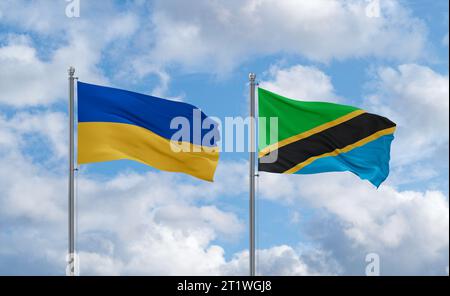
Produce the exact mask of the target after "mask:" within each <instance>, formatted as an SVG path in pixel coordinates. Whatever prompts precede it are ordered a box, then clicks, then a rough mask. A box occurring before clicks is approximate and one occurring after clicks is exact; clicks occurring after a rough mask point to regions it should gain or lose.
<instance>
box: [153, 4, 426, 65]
mask: <svg viewBox="0 0 450 296" xmlns="http://www.w3.org/2000/svg"><path fill="white" fill-rule="evenodd" d="M366 6H367V2H366V1H350V0H349V1H337V0H317V1H308V0H304V1H298V0H286V1H275V0H245V1H236V0H234V1H226V2H217V1H215V2H211V1H197V2H196V5H195V6H194V5H189V4H188V3H187V2H186V1H179V0H170V1H156V2H155V3H154V5H152V7H153V8H154V9H153V24H154V36H153V37H152V38H154V40H155V41H154V48H153V49H151V51H150V55H149V57H150V58H151V59H153V60H155V61H160V62H161V63H163V64H166V63H174V62H175V63H179V64H181V65H183V66H185V67H186V68H187V69H190V70H191V69H196V68H197V69H206V70H212V71H213V72H216V73H223V72H227V71H229V70H231V69H232V68H234V67H235V66H236V65H238V64H240V63H241V62H242V61H246V60H249V59H250V58H251V57H255V56H261V55H270V54H275V53H278V52H283V53H290V54H298V55H302V56H305V57H307V58H309V59H312V60H316V61H329V60H331V59H345V58H352V57H365V56H373V57H381V58H394V59H400V60H414V59H416V58H418V57H420V56H422V55H423V52H424V47H425V39H426V30H425V28H424V25H423V23H422V22H421V21H419V20H418V19H416V18H414V17H413V16H411V15H410V13H409V12H408V9H406V8H405V7H403V6H402V5H401V4H400V3H398V2H396V1H383V2H381V6H382V7H381V11H382V14H381V15H380V17H378V18H371V17H368V16H367V15H366ZM286 20H289V21H286Z"/></svg>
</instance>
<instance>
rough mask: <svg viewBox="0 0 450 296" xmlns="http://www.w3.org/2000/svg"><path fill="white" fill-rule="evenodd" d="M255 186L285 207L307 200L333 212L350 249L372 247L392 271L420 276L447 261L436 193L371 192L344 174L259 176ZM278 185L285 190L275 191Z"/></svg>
mask: <svg viewBox="0 0 450 296" xmlns="http://www.w3.org/2000/svg"><path fill="white" fill-rule="evenodd" d="M279 182H281V183H279ZM272 184H283V186H282V187H281V186H276V187H275V186H273V185H272ZM323 184H326V186H323ZM260 186H261V187H260V192H261V196H262V197H264V198H267V199H271V200H279V201H284V202H287V203H289V204H291V206H292V205H295V204H298V203H299V202H301V201H307V202H308V203H309V205H310V206H312V207H313V208H316V209H325V210H326V211H327V212H328V213H329V214H331V215H335V216H336V217H337V218H338V220H339V221H340V223H342V226H341V227H342V230H343V231H344V234H345V236H346V239H348V240H349V241H351V242H352V244H353V247H352V248H354V249H355V248H361V250H363V251H362V252H364V250H365V251H366V252H370V251H371V250H372V251H373V250H375V251H376V252H377V253H379V254H380V255H381V256H382V257H383V258H384V262H385V264H386V265H388V266H391V268H394V267H393V266H395V269H396V270H397V273H401V274H409V273H412V274H420V272H421V271H423V270H424V266H429V265H430V264H433V266H440V264H441V263H442V264H443V263H445V260H448V257H446V256H447V255H448V247H449V245H448V244H449V236H448V233H449V228H448V226H449V207H448V199H447V197H446V196H444V195H443V193H441V192H439V191H425V192H417V191H398V190H396V189H395V188H393V187H390V186H387V185H384V186H382V187H381V188H380V189H379V190H376V189H374V188H373V186H371V185H370V184H368V183H367V182H363V181H361V180H359V179H358V177H356V176H353V175H351V174H350V173H329V174H321V175H312V176H295V175H293V176H284V175H275V174H261V176H260ZM280 187H281V188H288V189H285V190H282V191H281V193H280V192H279V190H278V188H280ZM411 217H414V218H413V219H411ZM317 231H318V230H317V229H316V231H315V232H317ZM349 252H350V251H349ZM400 254H402V255H400ZM445 254H447V255H445ZM394 262H395V263H396V264H394ZM442 268H443V267H442ZM392 270H393V269H390V268H386V270H385V272H387V273H389V272H392ZM435 271H436V270H435ZM430 272H433V271H430Z"/></svg>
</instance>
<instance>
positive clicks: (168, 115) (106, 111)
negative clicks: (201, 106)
mask: <svg viewBox="0 0 450 296" xmlns="http://www.w3.org/2000/svg"><path fill="white" fill-rule="evenodd" d="M196 112H197V113H196ZM195 114H200V116H198V117H199V118H198V120H197V121H200V123H198V122H197V123H196V122H195V121H196V115H195ZM176 118H180V119H182V120H181V121H178V123H176V122H175V123H176V124H174V121H173V120H174V119H176ZM206 119H208V117H207V116H206V115H205V114H204V113H203V112H201V111H200V110H198V109H197V108H196V107H194V106H192V105H189V104H186V103H182V102H175V101H170V100H164V99H160V98H156V97H152V96H147V95H143V94H139V93H134V92H130V91H126V90H120V89H114V88H109V87H102V86H97V85H92V84H87V83H82V82H78V163H79V164H86V163H93V162H102V161H112V160H120V159H130V160H135V161H138V162H141V163H144V164H146V165H149V166H152V167H154V168H156V169H160V170H164V171H170V172H182V173H186V174H189V175H192V176H194V177H197V178H200V179H202V180H207V181H213V178H214V173H215V170H216V167H217V163H218V160H219V152H218V149H217V146H216V143H215V141H216V140H218V139H216V138H214V137H209V138H208V140H207V141H205V140H204V138H205V136H207V135H211V134H213V135H216V134H217V133H216V129H217V125H214V124H209V125H207V128H204V125H203V126H202V125H201V123H202V122H204V121H205V120H206ZM180 123H185V124H187V125H188V130H187V132H188V137H182V138H180V137H177V135H176V133H177V132H178V133H179V132H180V131H179V130H177V128H178V127H179V124H180ZM196 127H197V129H198V130H195V128H196ZM196 133H197V136H195V135H196ZM186 138H187V139H186ZM174 144H175V145H174ZM180 144H181V146H180ZM177 147H183V149H177ZM180 150H181V151H180Z"/></svg>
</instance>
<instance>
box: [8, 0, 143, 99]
mask: <svg viewBox="0 0 450 296" xmlns="http://www.w3.org/2000/svg"><path fill="white" fill-rule="evenodd" d="M94 2H96V1H94ZM88 3H89V4H88ZM61 4H62V5H61ZM65 4H66V3H65V2H63V1H62V2H59V3H58V4H51V3H50V2H48V3H47V2H46V3H43V2H39V1H35V2H29V1H7V2H3V1H2V3H1V4H0V10H3V11H15V12H17V13H10V14H8V17H7V18H5V19H4V20H2V22H5V23H6V24H12V25H15V26H17V27H19V28H22V29H25V30H27V35H18V36H15V35H8V36H0V37H1V39H4V42H5V43H4V44H2V43H0V81H1V82H0V88H1V89H2V92H1V94H0V104H4V105H10V106H13V107H29V106H42V105H48V104H52V103H54V102H57V101H58V100H62V99H64V98H66V97H67V69H68V67H69V66H72V65H73V66H75V67H76V76H78V77H80V79H81V80H83V81H89V82H93V83H102V84H109V83H108V81H107V79H106V78H105V77H104V75H103V73H102V71H101V70H100V69H99V67H98V66H99V63H100V62H101V61H102V59H103V58H104V56H103V55H102V54H103V50H105V49H108V52H109V53H110V52H113V49H114V47H113V45H114V44H115V43H116V42H120V41H124V40H128V38H129V37H130V36H132V35H133V33H134V32H135V31H136V30H137V28H138V22H139V20H138V18H137V17H136V16H135V15H134V14H133V13H121V12H120V11H119V10H118V9H117V8H115V7H114V6H113V5H111V2H105V3H103V2H102V3H97V4H93V2H86V6H85V7H84V9H86V11H90V10H91V9H92V10H95V9H97V10H96V11H99V14H98V15H96V16H95V17H94V16H91V15H90V16H89V17H85V18H80V20H78V21H76V20H73V19H69V18H67V17H66V16H65V14H64V12H65ZM24 20H25V21H24ZM105 23H107V24H108V25H107V26H105V25H104V24H105ZM33 32H35V33H37V34H38V36H39V37H42V39H43V40H47V39H50V40H52V42H54V43H51V44H50V45H51V46H49V45H47V44H46V42H45V41H42V40H39V38H33V39H32V38H31V37H30V36H31V34H30V33H33Z"/></svg>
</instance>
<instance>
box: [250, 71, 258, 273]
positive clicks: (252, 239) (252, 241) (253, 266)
mask: <svg viewBox="0 0 450 296" xmlns="http://www.w3.org/2000/svg"><path fill="white" fill-rule="evenodd" d="M249 80H250V190H249V192H250V213H249V218H250V250H249V252H250V276H255V275H256V239H255V237H256V231H255V229H256V228H255V226H256V225H255V218H256V215H255V214H256V213H255V212H256V211H255V177H256V174H255V164H256V145H255V127H256V125H255V123H256V117H255V116H256V102H255V86H256V83H255V80H256V75H255V74H254V73H250V74H249Z"/></svg>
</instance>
